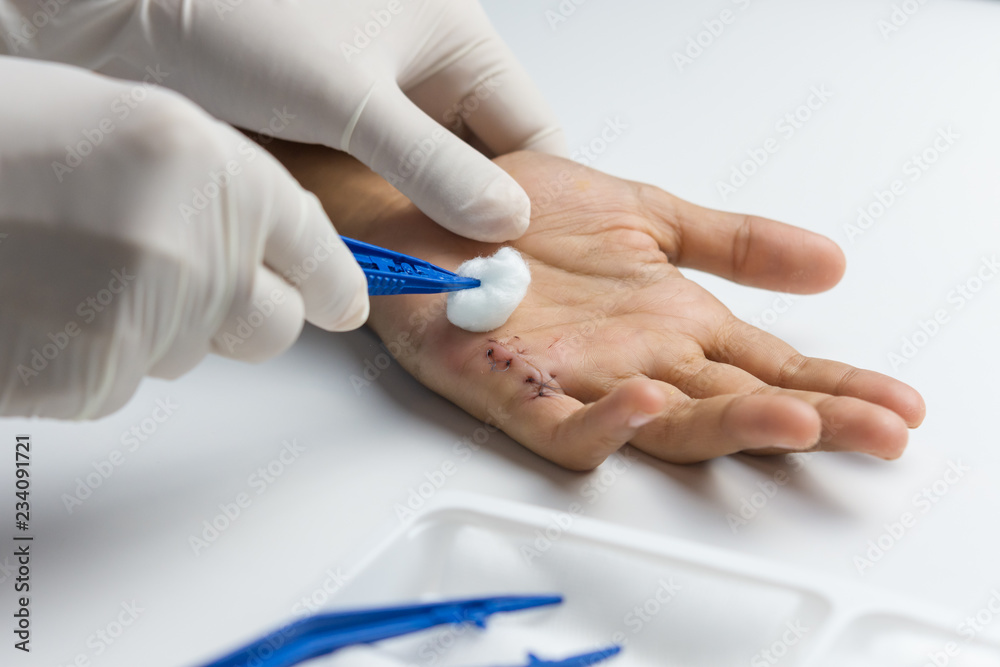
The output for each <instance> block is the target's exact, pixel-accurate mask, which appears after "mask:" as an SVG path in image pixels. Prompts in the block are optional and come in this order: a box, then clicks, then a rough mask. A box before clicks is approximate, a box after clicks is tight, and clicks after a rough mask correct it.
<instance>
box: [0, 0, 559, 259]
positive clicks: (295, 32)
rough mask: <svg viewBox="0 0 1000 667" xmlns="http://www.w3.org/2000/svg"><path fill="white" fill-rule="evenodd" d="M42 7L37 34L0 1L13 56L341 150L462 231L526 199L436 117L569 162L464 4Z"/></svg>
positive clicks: (537, 102)
mask: <svg viewBox="0 0 1000 667" xmlns="http://www.w3.org/2000/svg"><path fill="white" fill-rule="evenodd" d="M47 2H48V4H51V5H52V7H53V9H52V10H51V12H49V13H50V14H51V16H49V17H48V18H45V16H44V14H45V12H44V11H43V16H42V17H40V18H39V19H38V20H37V21H36V22H35V23H41V22H43V21H44V25H42V26H41V27H39V28H37V29H35V24H34V23H32V19H31V18H30V17H32V16H33V15H34V14H35V13H36V12H38V11H39V7H40V6H41V5H42V4H45V3H44V2H43V0H0V4H3V3H6V4H7V10H6V11H5V12H2V13H0V21H2V22H3V26H2V29H3V34H4V35H5V40H6V48H7V49H8V52H9V53H11V54H13V55H23V56H31V57H40V58H45V59H50V60H59V61H63V62H71V63H73V64H77V65H81V66H84V67H88V68H91V69H96V70H100V71H102V72H105V73H108V74H112V75H114V76H121V77H126V78H131V79H136V80H141V79H144V78H145V79H149V78H151V77H153V78H157V79H159V82H161V83H162V84H163V85H165V86H168V87H170V88H173V89H175V90H178V91H180V92H181V93H183V94H184V95H186V96H188V97H190V98H191V99H192V100H194V101H195V102H197V103H198V104H200V105H201V106H202V107H204V108H205V109H207V110H208V111H209V112H210V113H212V114H214V115H215V116H217V117H218V118H221V119H222V120H225V121H228V122H230V123H232V124H234V125H237V126H240V127H243V128H246V129H249V130H252V131H260V132H262V133H264V134H270V135H279V136H280V137H282V138H284V139H290V140H293V141H302V142H308V143H319V144H325V145H327V146H330V147H332V148H336V149H339V150H342V151H346V152H348V153H350V154H352V155H354V156H355V157H357V158H358V159H360V160H361V161H362V162H364V163H365V164H366V165H368V166H369V167H371V168H372V169H373V170H375V171H377V172H378V173H379V174H381V175H382V176H384V177H385V178H386V179H387V180H389V182H390V183H392V184H393V185H395V186H396V187H397V188H398V189H399V190H401V191H402V192H403V194H405V195H406V196H407V197H408V198H409V199H410V200H412V201H413V203H414V204H416V205H417V207H418V208H420V209H421V210H422V211H423V212H424V213H426V214H427V215H428V216H430V217H431V218H432V219H434V220H436V221H437V222H438V223H439V224H441V225H443V226H444V227H447V228H448V229H450V230H452V231H454V232H456V233H458V234H461V235H463V236H467V237H469V238H474V239H479V240H484V241H503V240H508V239H511V238H515V237H517V236H519V235H520V234H521V233H522V232H524V230H525V229H527V226H528V220H529V216H530V210H531V207H530V202H529V200H528V197H527V195H526V194H525V192H524V190H522V189H521V187H520V186H519V185H518V184H517V183H516V182H515V181H514V180H513V179H512V178H511V177H510V176H508V175H507V174H506V173H505V172H504V171H503V170H501V169H500V168H499V167H497V166H496V165H494V164H493V163H492V162H490V161H489V160H488V159H487V158H486V157H485V156H484V155H482V154H481V153H479V152H477V151H476V150H474V149H473V148H472V147H471V146H470V145H468V144H466V143H465V142H464V141H462V140H461V139H459V138H458V136H456V135H454V134H452V133H451V132H449V131H446V130H445V129H444V127H442V125H441V123H443V124H444V125H445V126H447V127H448V129H456V126H457V125H462V126H467V128H468V129H469V130H471V131H472V132H473V133H474V134H475V135H476V137H477V138H478V139H479V140H481V141H482V142H483V144H485V147H486V148H487V149H488V150H489V151H492V152H493V153H496V154H500V153H506V152H510V151H512V150H516V149H519V148H526V149H534V150H541V151H547V152H555V153H565V139H564V137H563V134H562V131H561V130H560V128H559V126H558V123H557V121H556V119H555V117H554V115H553V113H552V111H551V110H550V109H549V107H548V105H547V104H546V103H545V101H544V100H543V99H542V97H541V95H540V94H539V92H538V90H537V89H536V88H535V86H534V85H533V84H532V83H531V81H530V79H529V77H528V75H527V74H526V72H525V71H524V70H523V69H522V67H521V66H520V65H519V64H518V63H517V61H516V59H515V58H514V56H513V54H512V53H511V52H510V50H509V49H508V48H507V47H506V46H505V45H504V43H503V42H502V40H501V39H500V38H499V36H498V35H497V34H496V32H495V31H494V30H493V28H492V26H491V25H490V23H489V20H488V19H487V17H486V15H485V14H484V12H483V10H482V8H481V7H480V6H479V4H478V3H477V2H475V0H292V1H284V2H282V1H279V0H186V1H185V0H89V1H77V2H68V3H66V0H47ZM63 3H66V4H63ZM54 8H58V11H56V9H54ZM4 17H5V18H4ZM29 35H31V36H30V37H29ZM0 48H2V47H0ZM460 133H461V130H460Z"/></svg>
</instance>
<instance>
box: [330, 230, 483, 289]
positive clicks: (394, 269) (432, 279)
mask: <svg viewBox="0 0 1000 667" xmlns="http://www.w3.org/2000/svg"><path fill="white" fill-rule="evenodd" d="M340 238H341V239H342V240H343V241H344V244H345V245H346V246H347V249H348V250H350V251H351V252H352V253H354V259H356V260H357V262H358V264H359V265H360V266H361V270H362V271H364V272H365V276H366V277H367V278H368V293H369V294H371V295H372V296H379V295H383V294H437V293H438V292H457V291H458V290H463V289H472V288H473V287H479V284H480V283H479V281H478V280H476V279H475V278H464V277H462V276H460V275H457V274H455V273H452V272H451V271H448V270H447V269H442V268H441V267H440V266H434V265H433V264H431V263H430V262H425V261H424V260H422V259H417V258H416V257H411V256H409V255H404V254H403V253H401V252H395V251H393V250H388V249H386V248H380V247H379V246H377V245H372V244H370V243H364V242H363V241H355V240H354V239H349V238H347V237H346V236H341V237H340Z"/></svg>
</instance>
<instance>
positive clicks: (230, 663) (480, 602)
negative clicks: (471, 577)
mask: <svg viewBox="0 0 1000 667" xmlns="http://www.w3.org/2000/svg"><path fill="white" fill-rule="evenodd" d="M560 602H562V597H560V596H558V595H534V596H504V597H490V598H475V599H469V600H452V601H448V602H434V603H429V604H415V605H407V606H402V607H383V608H377V609H363V610H360V611H347V612H332V613H324V614H316V615H314V616H309V617H307V618H303V619H301V620H298V621H295V622H293V623H290V624H288V625H286V626H285V627H283V628H282V629H280V630H277V631H275V632H272V633H270V634H267V635H264V636H263V637H261V638H260V639H257V640H255V641H253V642H251V643H249V644H247V645H246V646H244V647H242V648H240V649H237V650H235V651H233V652H232V653H230V654H228V655H226V656H224V657H222V658H220V659H218V660H216V661H214V662H211V663H209V664H207V665H205V666H204V667H249V665H251V664H253V665H254V666H255V667H289V666H290V665H297V664H299V663H300V662H303V661H306V660H310V659H312V658H317V657H319V656H322V655H326V654H327V653H332V652H333V651H336V650H337V649H340V648H344V647H346V646H353V645H355V644H370V643H372V642H376V641H379V640H382V639H388V638H390V637H399V636H401V635H407V634H410V633H412V632H419V631H421V630H426V629H428V628H432V627H435V626H438V625H447V624H463V623H474V624H475V625H477V626H479V627H481V628H485V627H486V619H487V618H488V617H489V616H490V615H492V614H495V613H497V612H508V611H519V610H522V609H531V608H533V607H543V606H546V605H551V604H559V603H560ZM620 650H621V648H620V647H618V646H609V647H608V648H605V649H602V650H600V651H592V652H590V653H585V654H583V655H577V656H574V657H571V658H565V659H563V660H542V659H541V658H538V657H537V656H535V655H532V654H528V662H527V664H525V665H523V667H588V666H589V665H595V664H597V663H599V662H602V661H604V660H607V659H608V658H610V657H611V656H613V655H616V654H617V653H618V652H619V651H620Z"/></svg>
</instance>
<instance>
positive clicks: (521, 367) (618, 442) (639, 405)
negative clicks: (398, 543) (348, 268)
mask: <svg viewBox="0 0 1000 667" xmlns="http://www.w3.org/2000/svg"><path fill="white" fill-rule="evenodd" d="M275 152H276V154H277V155H278V157H279V158H280V159H282V160H283V161H284V162H285V163H286V165H288V166H289V168H290V169H291V170H292V171H293V173H294V174H295V175H296V176H297V177H298V178H299V179H300V180H301V181H303V183H304V185H306V187H308V188H310V189H312V190H314V191H315V192H317V194H318V195H319V196H320V199H322V200H323V201H324V205H325V206H326V207H327V211H328V212H329V214H330V216H331V219H332V220H333V221H334V224H336V225H337V226H338V229H339V231H340V232H341V233H343V234H345V235H348V236H357V237H358V238H361V239H362V240H365V241H368V242H371V243H375V244H378V245H383V246H386V247H389V248H392V249H394V250H398V251H401V252H405V253H408V254H411V255H416V256H418V257H420V258H422V259H426V260H428V261H431V262H434V263H436V264H438V265H440V266H444V267H446V268H451V269H454V268H455V267H457V265H458V264H460V263H461V262H462V261H464V260H465V259H468V258H470V257H473V256H475V255H484V254H490V253H492V252H494V251H495V250H496V248H497V247H498V246H496V245H490V244H481V243H477V242H473V241H469V240H467V239H463V238H460V237H458V236H454V235H452V234H450V233H448V232H446V231H445V230H443V229H442V228H440V227H438V226H437V225H435V224H433V223H432V222H431V221H430V220H429V219H427V218H426V217H424V216H423V215H422V214H421V213H420V212H419V211H417V210H416V209H415V208H414V207H412V206H411V205H410V204H409V203H408V202H407V201H406V200H405V199H403V198H402V197H401V196H399V195H398V194H397V193H395V191H394V190H392V189H391V188H389V187H388V186H387V185H386V184H384V182H381V181H380V179H378V177H377V176H374V175H373V174H371V173H370V172H367V171H366V170H364V169H363V168H361V167H359V166H358V165H356V164H352V163H350V162H349V161H348V160H349V159H348V158H345V157H344V156H341V155H337V154H335V153H332V152H329V151H326V150H325V149H318V148H314V147H301V146H293V145H279V146H278V147H277V148H276V150H275ZM497 163H498V164H500V165H501V166H502V167H503V168H504V169H506V170H507V171H509V172H510V173H511V174H512V175H513V176H514V177H515V178H516V179H517V180H518V181H519V182H520V183H521V185H522V186H523V187H524V188H525V190H526V191H527V192H528V194H529V196H530V197H531V199H532V204H533V208H532V222H531V227H530V229H529V230H528V232H527V233H526V234H525V235H524V236H523V237H522V238H520V239H518V240H517V241H516V242H514V243H512V244H511V245H513V246H514V247H516V248H517V249H518V250H519V251H521V253H522V254H523V255H524V257H525V259H526V260H527V262H528V264H529V266H530V267H531V272H532V277H533V280H532V283H531V286H530V288H529V290H528V294H527V297H526V298H525V300H524V302H523V303H522V304H521V306H520V307H519V308H518V309H517V310H516V311H515V312H514V314H513V316H512V317H511V318H510V320H509V321H508V322H507V324H506V325H504V326H503V327H501V328H500V329H497V330H496V331H493V332H490V333H469V332H467V331H463V330H461V329H458V328H456V327H454V326H453V325H451V324H450V323H449V322H448V320H447V319H446V317H445V302H446V295H443V294H440V295H419V296H386V297H374V298H373V299H372V311H371V318H370V320H369V324H370V325H371V326H372V327H374V329H375V331H376V332H377V333H378V335H379V336H380V337H381V338H382V340H383V341H384V342H385V343H386V345H387V346H388V347H389V349H390V350H391V351H392V352H393V353H394V354H396V355H397V357H398V359H399V362H400V363H401V364H402V365H403V366H404V367H405V368H406V369H407V370H408V371H409V372H410V373H412V374H413V375H414V376H415V377H416V378H417V379H418V380H420V382H422V383H423V384H425V385H426V386H428V387H430V388H431V389H433V390H434V391H436V392H437V393H439V394H441V395H442V396H444V397H446V398H448V399H449V400H451V401H452V402H454V403H455V404H457V405H459V406H461V407H462V408H463V409H465V410H466V411H468V412H469V413H471V414H473V415H475V416H476V417H477V418H479V419H483V420H486V421H489V422H491V423H493V424H495V425H497V426H499V427H500V428H502V429H503V430H504V431H505V432H507V434H509V435H510V436H511V437H513V438H514V439H515V440H517V441H518V442H520V443H522V444H523V445H525V446H526V447H528V448H530V449H532V450H533V451H535V452H537V453H538V454H540V455H542V456H544V457H546V458H548V459H550V460H552V461H555V462H556V463H559V464H561V465H563V466H566V467H569V468H573V469H589V468H592V467H594V466H596V465H598V464H599V463H600V462H601V461H603V460H604V459H605V458H606V457H607V456H608V455H609V454H611V453H612V452H614V451H615V450H617V449H618V448H620V447H621V446H622V445H623V444H625V443H627V442H628V443H631V444H632V445H634V446H635V447H638V448H639V449H641V450H643V451H645V452H648V453H649V454H651V455H653V456H656V457H659V458H661V459H664V460H667V461H672V462H693V461H701V460H704V459H710V458H713V457H716V456H722V455H725V454H730V453H733V452H739V451H752V452H754V453H775V452H778V451H788V450H809V449H823V450H829V451H860V452H867V453H870V454H873V455H875V456H879V457H883V458H895V457H897V456H899V455H900V454H901V453H902V451H903V449H904V448H905V446H906V439H907V426H910V427H915V426H917V425H918V424H919V423H920V422H921V420H922V419H923V415H924V404H923V400H922V399H921V397H920V395H919V394H918V393H917V392H916V391H915V390H913V389H912V388H910V387H908V386H907V385H905V384H903V383H901V382H899V381H897V380H894V379H892V378H889V377H887V376H885V375H881V374H879V373H875V372H872V371H865V370H859V369H856V368H853V367H851V366H848V365H845V364H842V363H838V362H834V361H826V360H822V359H814V358H809V357H804V356H802V355H799V354H798V353H797V352H796V351H795V350H794V349H792V348H791V347H790V346H789V345H787V344H786V343H784V342H782V341H781V340H779V339H778V338H776V337H774V336H772V335H770V334H768V333H765V332H763V331H761V330H759V329H756V328H754V327H752V326H750V325H749V324H746V323H745V322H742V321H740V320H739V319H737V318H736V317H735V316H733V315H732V314H731V313H730V312H729V310H728V309H727V308H726V307H725V306H724V305H722V303H720V302H719V301H718V300H716V299H715V298H714V297H713V296H712V295H711V294H709V293H708V292H707V291H705V290H704V289H702V288H701V287H699V286H698V285H697V284H695V283H693V282H691V281H690V280H688V279H687V278H685V277H684V275H683V273H682V272H681V271H680V270H679V269H678V267H692V268H697V269H701V270H705V271H711V272H712V273H716V274H718V275H720V276H723V277H726V278H729V279H731V280H735V281H737V282H740V283H743V284H747V285H755V286H758V287H764V288H768V289H775V290H781V291H785V292H798V293H810V292H818V291H822V290H825V289H827V288H829V287H832V286H833V285H834V284H836V283H837V281H838V280H839V279H840V276H841V274H842V273H843V270H844V258H843V255H842V253H841V252H840V250H839V248H838V247H837V246H836V244H834V243H833V242H832V241H830V240H828V239H826V238H824V237H821V236H818V235H816V234H812V233H810V232H807V231H804V230H801V229H799V228H796V227H791V226H787V225H783V224H781V223H778V222H774V221H770V220H765V219H762V218H755V217H751V216H743V215H735V214H730V213H721V212H718V211H712V210H708V209H703V208H700V207H698V206H695V205H692V204H690V203H687V202H684V201H682V200H679V199H677V198H675V197H673V196H671V195H669V194H667V193H665V192H663V191H661V190H659V189H657V188H655V187H651V186H646V185H640V184H636V183H632V182H628V181H623V180H621V179H618V178H614V177H612V176H608V175H606V174H602V173H600V172H598V171H595V170H593V169H589V168H587V167H583V166H581V165H578V164H575V163H573V162H569V161H566V160H562V159H559V158H554V157H550V156H545V155H541V154H536V153H515V154H512V155H507V156H503V157H501V158H498V159H497ZM334 174H336V176H337V177H336V178H332V176H333V175H334ZM345 174H346V176H345ZM373 179H378V180H373ZM359 193H363V194H359ZM778 447H780V449H779V448H778Z"/></svg>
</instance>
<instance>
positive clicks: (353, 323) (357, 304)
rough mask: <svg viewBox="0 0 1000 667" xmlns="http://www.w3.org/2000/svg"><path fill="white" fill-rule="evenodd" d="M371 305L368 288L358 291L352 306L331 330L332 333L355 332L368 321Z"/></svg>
mask: <svg viewBox="0 0 1000 667" xmlns="http://www.w3.org/2000/svg"><path fill="white" fill-rule="evenodd" d="M370 309H371V303H370V302H369V301H368V289H367V286H366V288H365V289H364V290H360V291H358V292H357V293H356V294H355V295H354V300H353V301H352V302H351V305H350V306H349V307H348V308H347V310H345V311H344V314H343V316H342V317H341V318H340V320H339V322H337V324H335V325H333V326H332V327H331V328H330V331H353V330H355V329H357V328H358V327H360V326H361V325H363V324H364V323H365V322H367V321H368V313H369V311H370Z"/></svg>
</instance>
